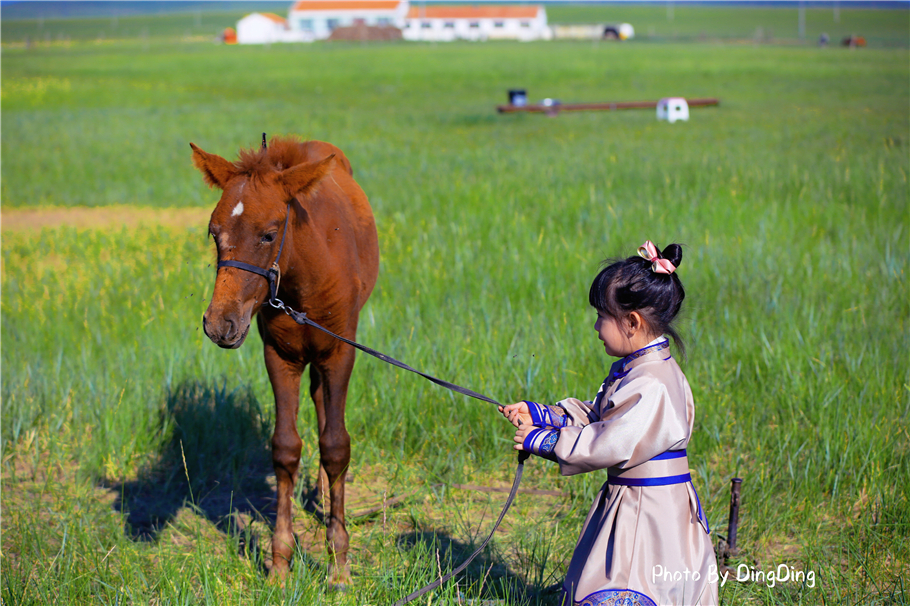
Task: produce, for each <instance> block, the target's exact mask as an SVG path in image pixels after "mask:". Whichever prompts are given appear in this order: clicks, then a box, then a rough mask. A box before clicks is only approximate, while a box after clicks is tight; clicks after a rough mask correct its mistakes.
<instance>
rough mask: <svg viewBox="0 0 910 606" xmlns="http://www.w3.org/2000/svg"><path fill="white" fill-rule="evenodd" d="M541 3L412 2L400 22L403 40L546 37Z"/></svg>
mask: <svg viewBox="0 0 910 606" xmlns="http://www.w3.org/2000/svg"><path fill="white" fill-rule="evenodd" d="M552 37H553V34H552V32H551V31H550V28H549V27H548V26H547V12H546V10H544V8H543V6H539V5H538V6H529V5H514V4H509V5H457V6H440V5H429V6H427V5H425V4H420V5H417V6H415V5H412V6H411V8H410V10H409V11H408V13H407V20H406V22H405V26H404V39H405V40H424V41H434V42H449V41H452V40H506V39H509V40H522V41H530V40H550V39H552Z"/></svg>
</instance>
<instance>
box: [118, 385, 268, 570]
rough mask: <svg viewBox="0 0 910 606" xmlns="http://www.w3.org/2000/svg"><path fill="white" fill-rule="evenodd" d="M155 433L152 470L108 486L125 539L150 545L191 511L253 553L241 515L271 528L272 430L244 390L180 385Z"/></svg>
mask: <svg viewBox="0 0 910 606" xmlns="http://www.w3.org/2000/svg"><path fill="white" fill-rule="evenodd" d="M159 427H160V432H161V436H162V442H161V446H160V450H159V453H158V456H157V457H156V458H155V461H154V463H153V464H151V465H150V466H149V467H148V468H146V469H143V470H141V471H140V473H139V474H138V476H137V478H136V479H135V480H130V481H125V482H120V483H116V484H112V485H109V486H108V488H109V489H110V490H111V491H112V492H115V493H116V495H117V498H116V499H115V502H114V509H115V510H116V511H118V512H120V513H122V514H123V515H124V532H125V533H126V535H127V536H129V537H130V538H132V539H133V540H135V541H140V542H155V541H157V540H158V538H159V535H160V534H161V532H162V531H163V530H164V528H165V527H166V526H167V525H168V524H169V523H171V522H172V521H174V520H175V518H176V517H177V515H178V514H179V512H180V511H181V510H182V509H183V508H185V507H189V508H191V509H192V510H194V511H195V512H196V514H198V515H200V516H202V517H204V518H206V519H207V520H209V521H210V522H211V523H212V524H213V525H214V526H215V527H216V528H218V529H219V530H220V531H221V532H222V533H225V534H227V535H230V536H234V537H236V539H237V545H238V547H239V548H240V549H242V550H243V551H244V552H248V553H250V552H253V553H258V551H259V545H260V543H261V542H262V540H261V539H260V538H259V537H258V536H257V535H256V534H255V533H253V532H252V531H251V530H250V528H249V527H248V526H246V525H244V524H242V523H240V520H242V519H244V514H246V516H247V519H256V520H261V521H263V522H265V523H266V524H268V525H269V526H274V522H275V512H274V506H273V503H274V501H275V490H274V488H273V487H272V486H271V485H270V484H269V481H268V478H269V476H270V475H271V474H272V460H271V452H270V449H269V438H270V435H271V425H270V422H269V421H268V420H267V418H266V417H265V415H264V414H263V412H262V410H261V407H260V405H259V402H258V401H257V399H256V397H255V396H254V394H253V393H252V391H251V390H250V389H249V387H238V388H235V389H231V390H229V389H228V388H227V387H226V382H222V384H221V385H218V384H211V383H203V382H201V381H196V380H188V381H184V382H183V383H180V384H179V385H177V386H176V387H175V388H173V389H169V390H168V391H167V393H166V394H165V405H164V406H163V408H162V411H161V413H160V419H159ZM260 560H261V558H260Z"/></svg>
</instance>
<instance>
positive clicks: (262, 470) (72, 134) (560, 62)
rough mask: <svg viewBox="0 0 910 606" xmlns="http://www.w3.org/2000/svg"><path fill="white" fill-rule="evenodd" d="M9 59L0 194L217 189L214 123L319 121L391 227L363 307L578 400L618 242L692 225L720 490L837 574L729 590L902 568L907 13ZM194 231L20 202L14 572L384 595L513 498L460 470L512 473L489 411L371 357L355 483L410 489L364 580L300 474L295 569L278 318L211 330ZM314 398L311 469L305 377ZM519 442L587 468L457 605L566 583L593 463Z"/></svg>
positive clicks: (853, 582) (10, 345) (445, 372)
mask: <svg viewBox="0 0 910 606" xmlns="http://www.w3.org/2000/svg"><path fill="white" fill-rule="evenodd" d="M662 10H663V9H662ZM888 14H890V15H892V17H893V16H894V15H897V16H898V17H899V18H902V19H906V14H907V13H906V12H889V13H888ZM681 15H682V10H680V9H677V11H676V19H682V16H681ZM663 17H664V18H666V15H665V13H664V14H663ZM841 17H842V20H844V21H846V20H847V19H848V18H849V16H848V11H846V10H843V11H841ZM892 17H889V18H888V19H887V20H886V21H889V22H890V19H891V18H892ZM870 18H871V17H870ZM3 27H4V33H3V39H4V43H6V42H7V34H6V29H5V28H6V27H7V24H6V23H3ZM887 27H889V26H888V25H883V26H882V31H885V30H886V29H887ZM832 33H833V32H832ZM0 61H2V74H3V76H2V77H3V80H2V120H3V137H2V157H3V165H2V181H0V195H2V204H3V211H4V213H7V212H10V211H15V210H16V209H34V208H45V209H47V211H48V212H54V209H56V208H59V207H96V208H97V209H98V211H97V212H100V213H104V212H105V210H104V209H105V208H107V207H108V206H109V205H134V206H136V207H137V208H139V207H141V208H142V210H141V211H139V212H141V213H143V215H142V216H149V214H150V212H153V210H152V211H150V210H149V209H155V208H158V209H162V210H161V212H162V213H165V212H170V211H166V210H165V209H171V208H175V207H179V208H191V207H211V206H212V205H213V204H214V202H215V200H216V199H217V195H216V193H215V192H212V191H210V190H208V189H207V188H205V186H204V185H203V184H202V181H201V179H200V177H199V175H198V174H197V173H196V172H195V171H194V169H193V168H192V165H191V163H190V156H189V146H188V142H189V141H193V142H194V143H196V144H197V145H200V146H201V147H203V148H204V149H206V150H207V151H211V152H215V153H220V154H222V155H224V156H227V157H233V156H234V154H235V152H236V150H237V149H238V148H239V147H242V146H250V145H255V144H256V142H257V141H258V139H259V137H260V136H261V133H262V132H264V131H265V132H268V133H269V134H270V135H271V134H277V133H297V134H299V135H301V136H303V137H307V138H316V139H324V140H329V141H332V142H333V143H335V144H337V145H339V147H341V148H342V149H344V150H345V152H346V153H347V155H348V156H349V157H350V158H351V161H352V163H353V165H354V167H355V175H356V177H357V179H358V181H359V182H360V184H361V185H362V186H363V188H364V189H365V191H366V192H367V193H368V195H369V196H370V199H371V202H372V204H373V207H374V211H375V213H376V216H377V223H378V226H379V231H380V238H381V240H380V244H381V248H382V270H381V275H380V282H379V286H378V288H377V291H376V292H375V294H374V296H373V298H372V299H371V301H370V302H369V304H368V306H367V307H366V309H365V310H364V314H363V316H362V322H361V331H360V335H359V336H360V337H361V340H362V341H363V342H365V343H368V344H370V345H372V346H374V347H377V348H378V349H381V350H383V351H386V352H388V353H390V354H392V355H395V356H396V357H399V358H400V359H403V360H405V361H406V362H408V363H410V364H412V365H415V366H418V367H420V368H422V369H425V370H427V371H429V372H431V373H433V374H436V375H437V376H442V377H445V378H447V379H450V380H452V381H455V382H459V383H462V384H465V385H468V386H470V387H472V388H474V389H477V390H479V391H482V392H484V393H487V394H489V395H491V396H493V397H495V398H497V399H500V400H503V401H506V400H513V399H518V398H522V397H535V398H538V399H540V400H543V401H549V400H555V399H557V398H560V397H563V396H566V395H578V396H583V397H590V395H592V392H593V390H596V388H597V387H598V385H599V383H600V380H601V379H602V376H603V375H604V373H605V369H606V368H607V367H608V365H609V363H610V360H608V359H605V358H604V357H603V354H602V353H601V352H600V351H599V349H600V348H599V347H598V345H599V343H598V342H597V341H596V340H595V338H594V337H593V331H592V328H591V325H592V323H593V316H592V314H591V312H590V310H589V309H587V306H586V292H587V286H588V282H589V280H590V278H591V277H592V276H593V274H594V273H595V272H596V270H597V268H598V264H599V262H600V261H601V260H602V259H603V258H604V257H605V256H616V255H626V254H631V253H632V252H633V251H634V250H635V248H636V247H637V246H638V245H639V244H640V243H641V241H643V240H644V239H646V238H649V239H652V240H655V241H657V242H658V243H660V244H664V243H668V242H671V241H676V242H682V243H684V244H685V249H684V254H685V256H684V260H683V264H682V266H681V269H680V271H681V275H682V278H683V280H684V283H685V285H686V288H687V292H688V298H687V301H686V304H687V309H686V312H685V316H684V318H683V320H682V324H681V332H682V333H683V335H684V336H685V337H686V338H687V342H688V350H689V357H688V359H687V360H685V361H684V369H685V371H686V373H687V376H688V378H689V380H690V382H691V384H692V386H693V390H694V392H695V398H696V402H697V415H698V420H697V424H696V434H695V437H694V439H693V442H692V444H691V445H690V453H691V455H690V456H691V461H692V462H693V465H694V467H695V470H696V485H697V487H698V489H699V494H700V495H701V498H702V503H703V504H704V506H705V509H706V511H707V513H708V516H709V519H710V521H711V525H712V527H714V528H721V529H722V527H723V526H725V524H726V513H727V500H728V483H729V479H730V478H731V477H733V476H739V477H742V478H744V480H745V482H744V506H743V514H742V525H741V528H740V538H739V542H740V545H741V546H742V547H743V554H742V556H741V559H740V560H738V562H739V563H745V564H748V565H753V566H755V567H756V568H757V569H761V570H768V569H770V568H774V567H776V566H778V565H781V564H784V565H787V566H794V567H796V568H799V569H802V570H807V571H808V570H812V571H815V573H816V575H817V584H816V586H815V587H807V586H804V585H801V584H794V583H778V584H776V585H775V586H774V587H773V588H772V587H768V586H767V584H766V583H744V584H735V583H728V584H727V586H726V587H725V588H724V590H723V602H724V603H725V604H740V603H755V604H816V603H830V604H901V603H906V602H907V597H906V591H907V589H906V587H907V583H908V578H910V577H908V566H910V545H908V539H907V537H908V535H910V532H908V528H910V527H908V525H910V502H908V495H907V486H908V484H910V452H908V451H910V434H908V429H907V427H908V415H910V375H908V365H907V362H906V357H907V351H908V345H910V343H908V326H907V321H908V318H910V303H908V301H910V296H908V294H910V293H908V285H907V269H908V260H910V259H908V257H910V250H908V249H910V246H908V227H910V226H908V218H910V217H908V195H907V194H908V186H907V175H908V170H910V167H908V153H907V149H908V148H907V146H908V144H910V118H908V112H907V107H908V102H910V90H908V89H910V87H908V84H907V83H908V76H910V73H908V72H910V67H908V65H910V63H908V52H907V50H906V48H903V49H885V48H878V49H858V50H845V49H839V48H827V49H818V48H812V47H809V46H775V45H751V44H750V45H738V44H718V43H704V44H678V43H670V42H654V43H648V44H637V45H636V44H623V45H619V44H606V43H604V44H597V43H590V42H587V43H568V42H561V43H549V44H509V43H503V44H487V45H471V44H451V45H407V44H387V45H376V46H363V45H359V44H350V45H345V44H340V45H328V44H316V45H309V46H306V45H288V46H279V45H275V46H272V47H270V48H264V47H263V48H225V47H219V46H215V45H212V44H209V43H198V42H192V41H186V42H181V43H179V44H176V45H175V43H174V40H173V39H171V38H169V37H167V36H165V37H162V38H156V37H154V36H150V37H149V38H147V39H142V37H140V38H138V39H134V40H120V41H116V42H114V41H107V42H105V43H104V44H96V43H94V42H90V43H89V42H86V43H80V42H78V41H74V42H72V43H71V44H70V45H68V46H67V45H63V44H61V45H55V44H51V45H47V46H41V45H32V46H31V48H28V49H26V48H24V47H23V48H16V47H14V46H9V47H5V48H4V50H3V54H2V58H0ZM514 86H523V87H526V88H527V89H528V91H529V94H530V96H531V98H532V99H538V98H542V97H557V98H560V99H562V100H563V101H565V102H570V101H610V100H640V99H656V98H659V97H662V96H667V95H680V96H687V97H707V96H716V97H719V98H720V99H721V105H720V106H719V107H717V108H705V109H694V110H693V111H692V119H691V121H690V122H689V123H677V124H675V125H668V124H666V123H658V122H656V121H655V120H654V116H653V114H652V112H651V111H629V112H603V113H579V114H564V115H560V116H558V117H556V118H546V117H543V116H532V115H525V116H521V115H517V116H500V115H497V114H496V113H495V111H494V106H495V105H496V104H498V103H501V102H503V101H504V100H505V91H506V89H508V88H510V87H514ZM205 232H206V230H205V224H204V222H203V221H200V222H199V224H191V225H186V226H183V227H182V226H174V225H173V224H171V223H167V222H165V223H163V224H160V225H159V224H156V223H155V222H154V221H151V220H149V221H148V222H147V223H146V224H145V225H144V226H143V227H142V228H141V229H137V228H135V227H127V226H124V227H122V228H118V227H111V226H110V223H108V222H105V223H104V224H103V228H101V229H91V228H82V227H71V226H62V227H59V228H51V229H43V230H37V231H21V230H17V231H10V230H5V231H4V232H3V234H2V300H0V302H2V308H0V311H2V333H0V336H2V398H3V414H2V434H0V435H2V447H3V454H2V474H3V475H2V497H0V499H2V501H0V504H2V514H3V517H2V555H0V567H2V572H3V575H2V576H3V580H2V586H0V592H2V593H0V596H2V599H3V602H4V604H11V605H12V604H44V603H58V604H90V603H91V604H95V603H100V604H123V603H135V604H146V603H155V604H195V603H207V604H223V603H237V604H266V603H269V604H271V603H288V604H320V603H325V604H329V603H331V604H352V605H353V604H386V603H391V602H393V601H394V600H395V599H397V598H398V597H400V596H401V595H404V594H405V593H407V592H409V591H410V590H412V589H413V588H415V587H416V586H417V585H419V584H421V583H423V582H427V581H429V580H432V579H433V578H435V577H436V576H437V575H438V570H439V569H444V568H445V567H446V566H447V564H449V563H455V562H457V561H458V560H459V559H460V558H461V557H463V555H464V554H465V553H466V552H467V550H468V548H469V547H470V546H471V545H474V544H477V543H478V542H479V536H480V535H481V534H482V529H485V528H487V526H488V525H489V523H490V521H491V518H492V517H493V515H494V514H495V512H496V511H497V510H498V506H499V504H500V500H499V499H500V498H501V496H502V495H497V494H492V495H490V494H488V493H479V492H475V491H469V490H463V489H459V488H456V487H455V485H459V484H460V485H466V484H474V485H488V486H489V485H495V486H502V485H504V484H506V483H507V482H508V480H509V479H510V473H511V471H512V465H513V457H512V456H511V454H510V451H509V444H510V432H509V431H508V427H507V426H506V424H505V423H504V422H502V421H501V420H499V419H497V415H496V413H495V411H494V410H492V409H491V408H490V407H489V405H486V404H483V403H478V402H472V401H467V400H464V399H462V398H460V397H456V396H454V395H450V394H448V393H445V392H442V391H440V390H439V389H438V388H436V387H434V386H432V385H430V384H428V383H425V382H422V381H421V380H420V379H419V378H416V377H409V376H404V375H403V374H401V373H400V372H396V371H395V370H393V369H390V368H389V367H386V366H384V365H382V364H381V363H379V362H378V361H375V360H369V359H360V360H359V361H358V366H357V368H356V370H355V376H354V379H353V381H352V386H351V396H350V400H349V408H348V415H347V418H348V425H349V429H350V431H351V434H352V437H353V449H354V459H353V462H352V473H353V482H352V483H351V484H350V486H349V492H350V494H351V495H352V497H351V503H350V506H349V510H350V512H351V513H352V514H356V513H358V512H361V511H364V510H365V509H367V508H368V507H370V506H372V505H375V504H377V503H382V501H383V499H384V498H392V497H393V496H398V495H403V494H407V493H409V492H411V491H412V490H415V489H416V490H417V493H416V494H415V495H413V496H412V497H410V498H408V499H405V500H404V501H402V503H401V505H400V506H398V507H388V508H385V509H383V510H381V511H380V512H378V513H373V514H369V515H362V516H357V515H354V516H353V519H352V521H351V528H352V537H353V545H354V549H355V553H354V558H355V559H354V570H355V575H356V581H355V584H354V586H353V587H352V588H351V589H350V590H349V591H348V592H347V593H344V594H333V593H330V592H326V590H325V587H324V586H323V584H322V582H321V578H322V575H323V574H324V566H325V561H324V555H323V552H322V549H321V546H320V541H321V539H320V534H319V533H320V530H319V523H318V520H317V518H316V517H315V516H313V515H312V514H311V513H309V512H307V511H305V509H304V508H303V507H301V508H300V510H299V511H298V512H297V514H296V518H295V519H296V522H295V524H296V527H297V530H298V534H299V535H300V541H301V549H300V553H299V557H298V559H297V562H298V564H297V566H296V567H295V568H294V575H293V578H292V579H291V581H290V582H289V583H288V584H287V585H286V586H284V587H280V586H276V585H273V584H270V583H269V582H268V581H267V579H266V578H265V577H264V575H263V574H262V570H263V566H264V557H265V556H264V555H263V554H262V553H261V550H260V546H261V545H263V544H267V541H268V538H269V530H268V519H269V515H268V508H269V504H270V498H271V495H272V493H271V486H270V482H271V481H272V480H271V477H270V472H269V466H270V464H269V456H268V450H267V448H268V433H269V431H270V424H271V421H270V419H271V416H272V412H271V401H272V400H271V393H270V388H269V386H268V382H267V379H266V377H265V373H264V371H263V366H262V362H261V354H260V348H259V341H258V337H257V336H255V335H251V337H250V339H249V342H248V343H247V344H245V345H244V346H243V348H241V349H240V350H237V351H232V352H226V351H222V350H220V349H218V348H216V347H215V346H213V345H212V344H211V343H208V342H207V340H206V339H205V338H204V336H203V335H202V332H201V330H200V317H201V315H202V312H203V310H204V309H205V305H206V303H205V299H206V298H207V297H208V296H209V294H210V289H211V284H212V278H213V275H214V272H213V270H212V268H211V266H210V265H211V262H212V258H213V251H212V249H211V245H210V242H209V241H207V239H206V237H205ZM304 391H305V390H304ZM300 416H301V418H300V423H299V428H300V431H301V435H302V436H303V438H304V461H305V465H304V467H305V470H304V477H303V479H302V481H301V486H302V487H301V492H302V493H303V494H305V493H306V492H307V491H308V489H309V488H310V487H311V485H312V477H313V473H314V471H315V467H316V457H317V448H316V440H315V415H314V413H313V411H312V409H311V408H310V407H309V406H307V403H306V402H304V403H303V406H302V407H301V415H300ZM530 467H531V469H530V470H529V472H528V473H529V478H528V480H527V486H529V487H533V488H537V489H542V490H550V491H559V492H561V493H562V494H563V496H562V497H552V496H540V495H522V496H521V497H520V498H519V500H518V503H517V505H516V508H515V510H514V512H513V513H512V514H510V516H509V518H508V519H507V528H506V529H505V531H504V532H503V533H502V535H501V536H499V537H497V540H496V541H494V544H493V547H492V548H491V549H490V550H489V551H488V552H487V553H485V554H484V556H483V558H482V561H481V562H480V563H479V564H478V565H476V566H473V567H472V568H471V570H470V571H469V574H468V575H467V576H466V577H464V578H463V579H462V580H461V581H460V583H459V585H458V586H456V585H451V586H448V587H446V588H444V589H443V590H440V591H439V592H437V593H436V594H435V595H434V596H433V599H432V603H434V604H454V603H456V602H457V601H458V599H459V595H464V596H467V597H468V598H474V597H485V598H493V599H498V600H502V601H503V602H504V603H508V604H519V603H522V602H521V600H522V596H523V595H525V596H528V595H530V596H531V597H529V598H528V600H529V601H530V602H531V603H537V604H552V603H553V602H554V597H553V596H551V595H548V594H543V593H537V592H539V590H540V589H541V588H543V587H546V586H547V585H549V584H551V583H554V582H556V581H558V580H559V578H560V575H561V574H562V573H563V572H564V570H565V566H566V564H567V561H568V557H569V555H570V553H571V549H572V547H573V545H574V541H575V538H576V537H577V533H578V530H579V528H580V525H581V523H582V521H583V518H584V514H585V513H586V511H587V507H588V505H589V504H590V501H591V499H592V498H593V495H594V494H595V492H596V490H597V489H598V488H599V486H600V484H601V483H602V482H603V480H604V478H603V476H602V475H598V474H589V475H585V476H582V477H574V478H560V477H559V476H558V474H557V473H556V471H555V470H554V469H553V468H552V466H548V465H545V464H543V463H542V462H540V461H534V462H532V465H531V466H530Z"/></svg>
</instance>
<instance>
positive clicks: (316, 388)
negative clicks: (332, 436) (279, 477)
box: [310, 364, 329, 512]
mask: <svg viewBox="0 0 910 606" xmlns="http://www.w3.org/2000/svg"><path fill="white" fill-rule="evenodd" d="M322 395H323V394H322V375H321V374H319V369H318V368H316V365H315V364H312V365H311V366H310V397H311V398H313V404H314V405H315V407H316V423H317V429H318V430H319V433H318V434H317V435H320V436H321V435H322V432H323V431H325V400H324V399H323V397H322ZM328 496H329V478H328V475H326V473H325V467H323V466H322V460H321V459H320V461H319V472H318V474H317V476H316V497H315V500H316V506H317V507H319V510H320V511H322V512H325V510H326V506H325V499H326V497H328Z"/></svg>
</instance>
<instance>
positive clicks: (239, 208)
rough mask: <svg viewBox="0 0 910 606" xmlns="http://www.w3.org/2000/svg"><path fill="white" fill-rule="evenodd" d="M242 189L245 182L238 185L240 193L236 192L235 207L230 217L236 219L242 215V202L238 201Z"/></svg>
mask: <svg viewBox="0 0 910 606" xmlns="http://www.w3.org/2000/svg"><path fill="white" fill-rule="evenodd" d="M244 187H246V181H244V182H243V183H241V184H240V191H238V192H237V206H235V207H234V211H233V212H232V213H231V216H232V217H237V216H240V215H242V214H243V200H241V199H240V196H242V195H243V188H244Z"/></svg>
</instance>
